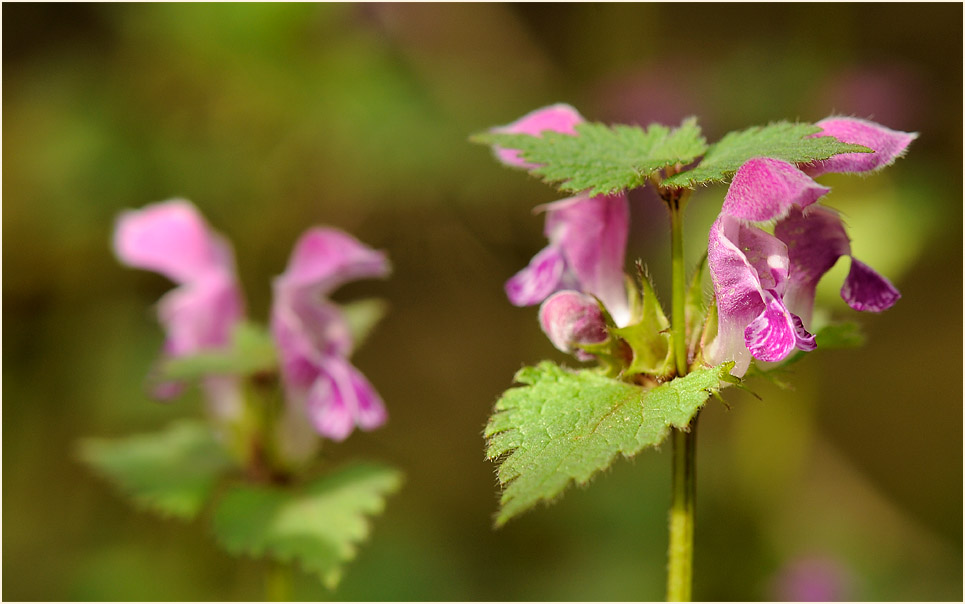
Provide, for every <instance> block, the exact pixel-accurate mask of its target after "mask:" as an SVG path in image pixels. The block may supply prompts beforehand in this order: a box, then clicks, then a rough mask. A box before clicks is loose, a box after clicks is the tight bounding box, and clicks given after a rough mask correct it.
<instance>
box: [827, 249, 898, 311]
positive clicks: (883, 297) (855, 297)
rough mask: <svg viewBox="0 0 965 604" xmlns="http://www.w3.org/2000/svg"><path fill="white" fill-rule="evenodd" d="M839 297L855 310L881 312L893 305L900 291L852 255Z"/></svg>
mask: <svg viewBox="0 0 965 604" xmlns="http://www.w3.org/2000/svg"><path fill="white" fill-rule="evenodd" d="M841 297H842V298H844V301H845V302H847V303H848V306H850V307H851V308H853V309H855V310H859V311H869V312H881V311H884V310H887V309H889V308H891V307H892V306H894V304H895V302H897V301H898V298H900V297H901V293H899V292H898V289H897V288H895V286H894V285H892V284H891V282H890V281H888V280H887V279H885V278H884V277H883V276H881V275H879V274H878V273H877V272H876V271H875V270H874V269H872V268H871V267H870V266H868V265H867V264H865V263H863V262H859V261H858V260H857V259H855V258H854V257H852V258H851V270H850V271H848V277H847V279H845V281H844V285H842V286H841Z"/></svg>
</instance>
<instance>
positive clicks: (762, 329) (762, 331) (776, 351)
mask: <svg viewBox="0 0 965 604" xmlns="http://www.w3.org/2000/svg"><path fill="white" fill-rule="evenodd" d="M764 297H765V300H766V304H765V307H764V312H762V313H761V314H760V315H758V316H757V317H756V318H755V319H754V320H753V321H751V322H750V324H748V326H747V327H746V328H745V329H744V342H745V344H746V345H747V349H748V350H750V351H751V354H752V355H754V358H755V359H759V360H761V361H767V362H775V361H781V360H784V359H785V358H787V355H789V354H791V351H792V350H794V348H795V345H796V344H797V340H798V334H797V329H796V327H797V326H796V325H795V322H794V319H793V318H792V317H791V313H789V312H788V311H787V309H786V308H784V305H783V304H782V303H781V301H780V300H778V299H777V298H776V297H774V295H773V294H772V293H771V292H765V296H764ZM802 328H803V326H802ZM808 335H810V334H808Z"/></svg>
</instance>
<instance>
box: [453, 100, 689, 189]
mask: <svg viewBox="0 0 965 604" xmlns="http://www.w3.org/2000/svg"><path fill="white" fill-rule="evenodd" d="M576 132H577V134H576V136H573V135H569V134H562V133H559V132H543V133H542V134H541V136H539V137H536V136H529V135H526V134H500V133H493V132H487V133H483V134H478V135H476V136H474V137H473V139H472V140H473V141H475V142H479V143H484V144H487V145H498V146H500V147H505V148H507V149H518V150H519V151H520V152H521V154H522V157H523V159H525V160H526V161H527V162H529V163H533V164H538V165H539V167H538V168H534V169H533V170H532V172H533V174H536V175H537V176H541V177H542V178H543V180H545V181H546V182H548V183H557V184H558V186H559V188H560V189H561V190H563V191H569V192H582V191H589V194H590V195H599V194H611V193H616V192H618V191H621V190H624V189H632V188H635V187H639V186H641V185H643V184H645V183H646V181H647V178H648V177H649V176H650V175H651V174H654V173H655V172H657V171H658V170H660V169H661V168H666V167H667V166H673V165H675V164H678V163H679V164H687V163H690V162H692V161H693V160H694V159H696V158H697V157H699V156H700V155H701V154H703V153H704V151H706V150H707V144H706V141H705V140H704V137H703V136H702V135H701V133H700V127H699V126H697V120H696V118H688V119H686V120H684V122H683V123H682V124H681V125H680V127H679V128H676V129H670V128H668V127H666V126H662V125H660V124H653V125H651V126H650V127H648V128H647V129H646V130H644V129H642V128H640V127H638V126H624V125H617V126H606V125H604V124H598V123H582V124H578V125H577V126H576Z"/></svg>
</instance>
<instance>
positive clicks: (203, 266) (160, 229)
mask: <svg viewBox="0 0 965 604" xmlns="http://www.w3.org/2000/svg"><path fill="white" fill-rule="evenodd" d="M114 251H115V253H116V254H117V257H118V258H119V259H120V261H121V262H122V263H124V264H126V265H128V266H132V267H136V268H141V269H145V270H150V271H154V272H157V273H161V274H162V275H164V276H165V277H167V278H169V279H171V280H172V281H174V282H176V283H186V282H188V281H193V280H196V279H200V278H203V276H204V275H206V274H207V273H211V272H229V273H233V272H234V263H233V260H232V257H231V250H230V248H229V247H228V245H227V243H226V242H225V241H224V240H222V239H221V237H220V236H218V235H217V234H215V233H214V232H213V231H211V230H210V228H209V227H208V225H207V223H206V222H205V221H204V218H203V217H202V216H201V214H200V213H199V212H198V210H197V208H195V207H194V206H193V205H192V204H191V203H190V202H187V201H184V200H171V201H165V202H160V203H156V204H152V205H149V206H146V207H144V208H142V209H140V210H128V211H126V212H123V213H122V214H121V215H120V216H119V217H118V219H117V224H116V228H115V230H114Z"/></svg>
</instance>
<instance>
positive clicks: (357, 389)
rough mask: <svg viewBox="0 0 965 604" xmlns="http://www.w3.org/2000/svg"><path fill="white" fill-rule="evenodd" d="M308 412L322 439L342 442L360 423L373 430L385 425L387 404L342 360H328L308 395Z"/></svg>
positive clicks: (362, 377) (356, 371) (336, 358)
mask: <svg viewBox="0 0 965 604" xmlns="http://www.w3.org/2000/svg"><path fill="white" fill-rule="evenodd" d="M307 406H308V413H309V416H310V417H311V419H312V423H313V424H314V426H315V429H316V430H318V432H319V434H321V435H322V436H325V437H328V438H331V439H332V440H336V441H341V440H344V439H345V438H346V437H348V435H349V434H351V432H352V430H353V429H354V427H355V425H356V424H358V426H359V427H360V428H362V429H363V430H373V429H375V428H378V427H379V426H381V425H382V424H384V423H385V420H386V412H385V405H384V404H383V403H382V399H381V398H379V395H378V393H376V392H375V389H374V388H372V385H371V384H370V383H369V382H368V380H366V379H365V376H363V375H362V374H361V373H359V371H358V370H357V369H355V368H354V367H352V365H351V364H349V362H348V361H346V360H345V359H343V358H341V357H337V356H335V357H329V358H327V359H326V360H325V364H324V366H323V368H322V369H321V372H320V373H319V377H318V380H317V381H316V383H315V384H314V385H313V386H312V388H311V390H310V391H309V393H308V400H307Z"/></svg>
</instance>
